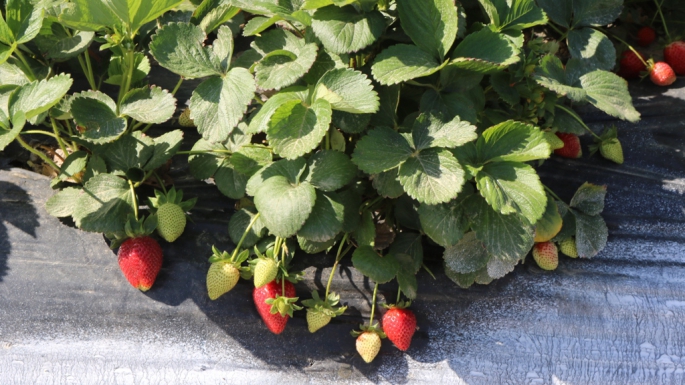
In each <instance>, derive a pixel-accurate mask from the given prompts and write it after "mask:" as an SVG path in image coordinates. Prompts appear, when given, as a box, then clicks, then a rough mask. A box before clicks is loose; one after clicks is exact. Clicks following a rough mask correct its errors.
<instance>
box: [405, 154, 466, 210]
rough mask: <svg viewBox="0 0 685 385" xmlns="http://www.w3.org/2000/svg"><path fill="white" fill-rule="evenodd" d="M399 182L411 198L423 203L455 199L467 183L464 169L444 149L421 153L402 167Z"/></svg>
mask: <svg viewBox="0 0 685 385" xmlns="http://www.w3.org/2000/svg"><path fill="white" fill-rule="evenodd" d="M399 179H400V183H401V184H402V186H403V187H404V190H405V191H406V192H407V194H409V196H411V197H412V198H414V199H416V200H418V201H419V202H421V203H427V204H437V203H443V202H448V201H450V200H451V199H453V198H455V197H456V196H457V194H459V191H461V188H462V186H463V185H464V170H463V169H462V167H461V165H460V164H459V162H458V161H457V159H456V158H455V157H454V155H452V153H451V152H450V151H448V150H445V149H439V148H431V149H428V150H423V151H421V152H419V154H418V155H416V156H413V157H411V158H409V159H408V160H407V161H406V162H404V163H403V164H402V165H401V166H400V173H399Z"/></svg>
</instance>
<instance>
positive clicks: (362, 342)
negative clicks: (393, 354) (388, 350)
mask: <svg viewBox="0 0 685 385" xmlns="http://www.w3.org/2000/svg"><path fill="white" fill-rule="evenodd" d="M356 346H357V352H358V353H359V355H360V356H362V359H363V360H364V362H366V363H367V364H368V363H370V362H371V361H373V359H374V358H376V356H377V355H378V352H379V351H380V350H381V337H380V336H379V335H378V333H375V332H373V331H366V332H363V333H362V334H360V335H359V337H357V342H356Z"/></svg>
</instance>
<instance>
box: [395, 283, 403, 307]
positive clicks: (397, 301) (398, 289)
mask: <svg viewBox="0 0 685 385" xmlns="http://www.w3.org/2000/svg"><path fill="white" fill-rule="evenodd" d="M398 284H399V282H398ZM400 294H402V289H401V288H400V287H399V286H398V287H397V299H396V300H395V304H398V303H400Z"/></svg>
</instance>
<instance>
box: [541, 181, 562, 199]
mask: <svg viewBox="0 0 685 385" xmlns="http://www.w3.org/2000/svg"><path fill="white" fill-rule="evenodd" d="M542 187H544V188H545V190H547V192H548V193H549V195H551V196H552V197H554V198H555V199H556V200H558V201H559V202H561V203H563V204H566V202H564V200H563V199H561V198H559V195H557V194H555V193H554V191H552V189H551V188H549V187H547V186H545V185H544V184H543V185H542Z"/></svg>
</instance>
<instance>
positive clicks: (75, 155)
mask: <svg viewBox="0 0 685 385" xmlns="http://www.w3.org/2000/svg"><path fill="white" fill-rule="evenodd" d="M87 163H88V153H87V152H85V151H75V152H72V153H71V154H69V156H67V158H66V159H65V160H64V163H62V166H61V167H60V172H59V179H60V180H67V179H69V178H71V177H73V176H74V175H76V174H78V173H79V172H81V171H83V169H84V168H86V164H87Z"/></svg>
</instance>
